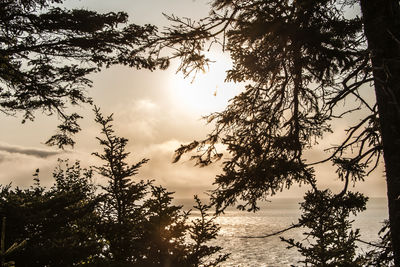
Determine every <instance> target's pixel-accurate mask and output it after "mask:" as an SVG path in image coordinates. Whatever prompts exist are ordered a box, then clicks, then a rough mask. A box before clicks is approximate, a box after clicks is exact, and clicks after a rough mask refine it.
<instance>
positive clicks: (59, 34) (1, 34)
mask: <svg viewBox="0 0 400 267" xmlns="http://www.w3.org/2000/svg"><path fill="white" fill-rule="evenodd" d="M64 2H65V1H64V0H2V1H1V3H0V28H1V31H0V112H1V113H3V114H9V115H14V114H16V113H22V114H23V122H24V121H26V120H33V119H34V117H35V111H36V110H38V111H43V112H44V113H46V114H47V115H52V114H56V115H57V116H58V117H59V118H60V119H61V122H62V124H61V125H60V126H59V127H58V133H57V134H56V135H54V136H53V137H52V138H50V139H49V140H48V144H50V145H57V146H60V147H63V146H66V145H73V144H74V141H73V139H72V136H71V135H73V134H74V133H76V132H78V131H79V130H80V126H79V124H78V123H77V120H78V119H79V118H81V116H80V115H78V114H77V113H72V114H69V112H68V111H67V110H66V108H67V107H68V106H70V105H78V104H82V103H88V102H91V99H90V97H88V96H87V95H86V92H85V89H86V88H87V87H90V85H91V80H90V79H89V78H88V75H89V74H91V73H95V72H98V71H100V70H101V68H102V67H109V66H112V65H115V64H123V65H127V66H130V67H133V68H145V69H151V70H152V69H155V68H157V67H161V68H165V67H167V65H168V62H167V60H165V59H161V58H158V55H157V54H154V53H152V52H151V50H149V49H147V48H148V46H149V45H150V44H152V42H153V40H154V38H155V33H156V27H155V26H153V25H144V26H139V25H136V24H128V23H127V22H128V15H127V14H126V13H125V12H117V13H115V12H108V13H105V14H99V13H97V12H95V11H90V10H86V9H67V8H65V7H62V5H61V4H62V3H64Z"/></svg>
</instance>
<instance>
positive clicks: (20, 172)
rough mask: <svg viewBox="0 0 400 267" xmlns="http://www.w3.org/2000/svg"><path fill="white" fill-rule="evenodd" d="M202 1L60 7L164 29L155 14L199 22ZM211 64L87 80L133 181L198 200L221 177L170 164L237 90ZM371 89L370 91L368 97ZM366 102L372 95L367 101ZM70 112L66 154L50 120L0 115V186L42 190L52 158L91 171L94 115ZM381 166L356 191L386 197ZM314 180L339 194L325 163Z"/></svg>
mask: <svg viewBox="0 0 400 267" xmlns="http://www.w3.org/2000/svg"><path fill="white" fill-rule="evenodd" d="M207 2H208V1H207V0H168V1H165V0H146V1H143V0H113V1H105V0H81V1H79V0H68V1H66V3H65V5H66V6H67V7H79V8H80V7H83V8H88V9H94V10H97V11H99V12H109V11H125V12H127V13H128V14H129V16H130V20H131V22H134V23H136V24H145V23H151V24H155V25H157V26H159V29H160V30H162V28H163V26H165V25H168V21H167V20H166V18H165V17H164V16H163V15H162V13H165V14H174V15H177V16H185V17H191V18H193V19H198V18H202V17H205V16H207V14H208V6H207ZM209 56H210V58H211V59H213V60H214V61H215V63H214V64H212V65H211V66H210V68H209V70H208V72H206V73H204V74H199V75H198V76H197V77H196V79H195V80H194V81H192V80H191V79H184V78H183V76H182V74H180V73H176V69H177V66H178V63H179V62H176V61H174V62H172V65H171V67H170V68H169V69H168V70H166V71H153V72H151V71H148V70H135V69H130V68H128V67H123V66H114V67H111V68H109V69H104V70H102V71H101V72H99V73H97V74H94V75H91V76H90V77H89V78H90V79H92V80H93V87H92V88H88V95H89V96H91V97H92V98H93V99H94V102H95V104H96V105H98V106H99V107H100V108H101V111H102V113H103V114H104V115H109V114H111V113H113V114H114V126H115V131H116V134H117V135H119V136H123V137H126V138H128V139H129V143H128V146H127V150H128V151H130V152H131V156H130V158H129V161H130V162H131V163H135V162H137V161H139V160H141V159H142V158H148V159H150V161H149V162H148V163H147V164H146V165H145V166H144V167H142V168H141V170H140V171H139V174H138V175H137V178H135V179H145V180H147V179H154V180H155V183H156V184H162V185H164V186H166V187H167V188H168V190H170V191H175V192H176V193H175V197H176V198H190V197H191V196H193V195H194V194H199V195H202V194H203V193H204V192H205V191H206V190H208V189H211V188H213V186H212V183H213V181H214V178H215V175H217V174H218V173H220V171H221V163H222V161H221V162H219V163H216V164H214V165H212V166H209V167H205V168H198V167H194V162H192V161H190V160H188V158H187V157H184V158H183V160H181V161H180V162H178V163H175V164H173V163H172V158H173V154H174V150H175V149H177V148H179V146H180V144H185V143H188V142H190V141H192V140H195V139H197V140H198V139H201V138H204V137H205V136H206V134H207V133H208V132H209V131H210V130H211V129H212V125H206V122H205V121H204V120H202V119H201V117H202V116H204V115H207V114H209V113H211V112H214V111H220V110H222V109H223V108H224V107H225V106H226V104H227V103H228V100H229V99H231V98H232V97H233V96H235V95H236V94H238V93H240V92H241V91H242V90H243V86H244V85H243V84H233V83H224V78H225V71H226V70H227V69H229V67H230V65H231V62H230V60H229V55H227V54H223V53H222V52H221V51H219V50H218V49H215V50H213V51H211V52H209ZM372 91H373V90H371V92H372ZM371 97H372V96H371ZM77 111H78V112H79V113H80V114H81V115H83V116H84V119H83V120H81V121H80V122H81V127H82V129H83V130H82V131H81V132H80V133H79V134H77V136H76V141H77V144H76V146H75V147H74V149H73V150H72V149H68V150H65V151H60V150H56V149H54V148H50V147H47V146H46V145H44V142H45V141H46V140H47V139H46V138H48V137H50V136H51V135H52V134H53V133H54V132H55V129H56V126H57V123H58V121H57V118H56V117H47V116H44V115H42V114H40V113H37V114H36V115H37V118H36V120H35V121H34V122H27V123H26V124H21V118H20V117H18V116H17V117H6V116H5V115H3V114H0V120H1V125H2V131H1V133H0V169H1V172H0V184H3V185H5V184H9V183H12V184H13V185H15V186H22V187H24V186H29V185H31V184H32V181H33V177H32V174H33V173H34V171H35V170H36V169H37V168H39V169H40V173H41V175H40V177H41V180H42V183H43V184H44V185H47V186H50V185H51V184H52V182H53V181H52V179H51V173H52V170H53V169H54V167H55V166H56V165H57V158H62V159H66V158H69V159H70V161H74V160H80V161H81V162H82V165H83V166H87V167H88V166H91V165H99V164H100V162H99V161H98V160H97V159H96V158H95V157H94V156H92V155H91V153H92V152H95V151H99V152H100V151H101V147H100V146H99V145H98V142H97V140H96V139H95V137H96V136H99V133H100V128H99V126H98V125H96V124H95V122H94V121H93V119H94V114H93V112H92V111H91V107H90V106H81V107H79V108H77ZM345 125H346V122H343V124H336V125H334V129H335V131H334V133H333V134H332V135H330V136H327V137H326V138H324V139H323V140H322V141H321V142H320V144H321V145H320V146H318V147H317V148H315V149H313V150H311V151H309V152H308V155H309V157H310V159H311V160H313V159H321V158H322V157H324V155H325V156H326V154H324V152H323V149H322V148H323V147H324V145H326V144H334V143H337V140H340V139H341V138H343V137H344V131H343V130H344V128H345ZM382 169H383V168H382V167H380V169H379V170H378V171H376V172H374V173H373V174H372V175H371V176H370V177H368V179H367V180H366V182H364V183H360V184H359V185H358V186H357V188H356V189H357V190H359V191H361V192H364V193H366V194H367V195H369V196H371V197H384V196H385V195H386V189H385V181H384V176H383V171H382ZM317 172H318V176H317V177H318V179H319V181H320V184H321V185H322V186H324V187H331V188H333V189H334V190H340V188H341V183H340V182H339V181H338V180H337V178H336V175H335V169H334V168H333V167H332V166H330V165H329V164H328V165H324V166H320V167H318V168H317ZM95 182H97V183H104V182H105V180H104V178H101V177H99V176H96V178H95ZM307 189H308V188H306V187H302V188H298V187H297V186H296V185H294V186H293V189H291V190H289V191H284V192H282V193H280V194H279V195H278V196H280V197H300V196H301V193H303V192H304V191H306V190H307Z"/></svg>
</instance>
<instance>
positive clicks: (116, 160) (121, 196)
mask: <svg viewBox="0 0 400 267" xmlns="http://www.w3.org/2000/svg"><path fill="white" fill-rule="evenodd" d="M94 111H95V114H96V119H95V121H96V122H97V123H98V124H100V125H101V127H102V129H101V133H102V134H103V135H104V139H101V138H99V137H97V139H98V141H99V142H100V145H101V146H103V148H104V151H103V153H102V154H100V153H98V152H96V153H93V154H94V155H95V156H97V157H98V158H100V159H101V160H103V162H105V163H104V164H103V166H101V167H95V169H96V170H97V172H98V173H99V174H101V175H102V176H104V177H106V178H107V179H108V185H107V186H105V187H103V189H104V191H105V196H104V197H105V199H104V202H103V205H102V208H101V214H102V222H101V225H100V231H101V234H102V235H103V236H104V237H105V238H106V240H107V242H108V243H109V253H110V254H109V255H107V256H108V257H110V258H111V259H112V260H113V261H116V262H126V261H134V259H133V258H132V257H133V255H135V254H137V253H138V252H136V251H135V249H138V247H140V243H138V238H140V235H141V232H142V229H141V227H142V223H143V220H144V219H145V218H144V213H143V208H142V207H141V206H140V205H138V201H140V200H143V197H144V196H145V195H146V193H147V192H146V190H147V187H148V184H149V182H144V181H139V182H137V183H135V182H133V181H132V177H133V176H135V175H136V174H137V172H138V169H139V168H140V167H141V166H142V165H143V164H145V163H146V162H147V161H148V160H147V159H142V160H141V161H140V162H138V163H136V164H133V165H128V164H127V163H126V159H127V157H128V156H129V153H128V152H126V151H125V146H126V144H127V142H128V140H127V139H126V138H123V137H117V136H115V135H114V131H113V129H112V124H111V122H112V120H113V119H112V115H110V116H108V117H106V118H105V117H103V116H102V115H101V113H100V110H99V109H98V108H97V107H95V109H94Z"/></svg>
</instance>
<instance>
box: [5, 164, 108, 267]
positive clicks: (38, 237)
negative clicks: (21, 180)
mask: <svg viewBox="0 0 400 267" xmlns="http://www.w3.org/2000/svg"><path fill="white" fill-rule="evenodd" d="M60 164H61V163H60ZM53 176H54V178H55V183H54V185H53V187H51V188H50V189H48V190H46V189H45V188H44V187H42V186H41V185H40V183H39V178H38V172H37V173H36V178H35V179H36V183H35V185H34V186H32V187H31V188H29V189H25V190H22V189H20V188H16V189H11V187H10V186H5V187H4V186H3V187H2V188H1V192H0V214H1V216H6V217H7V221H8V224H7V229H6V235H7V240H6V244H7V247H9V246H11V245H12V244H11V243H10V242H11V241H12V242H14V241H15V242H21V241H23V240H25V239H26V240H27V243H26V245H25V246H24V247H23V248H22V249H20V250H18V251H16V252H14V254H13V255H12V256H13V260H15V263H16V266H73V265H77V264H79V263H82V262H85V263H90V262H91V261H93V260H95V257H96V256H98V255H100V252H101V251H102V247H103V246H104V244H103V243H102V242H101V240H100V239H99V238H98V235H97V234H96V231H95V230H96V228H95V227H94V226H95V225H96V223H97V221H98V220H99V217H98V216H97V215H96V213H95V209H96V206H97V205H98V204H99V198H98V197H97V196H95V195H94V190H95V188H94V187H93V185H92V183H91V180H90V179H91V177H92V172H91V171H90V170H86V169H82V168H81V167H80V164H79V162H76V163H74V164H73V165H69V164H68V163H67V164H66V167H65V169H64V167H58V168H57V169H56V170H55V171H54V173H53Z"/></svg>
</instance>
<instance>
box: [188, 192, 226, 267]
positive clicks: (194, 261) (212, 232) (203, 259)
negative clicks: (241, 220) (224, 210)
mask: <svg viewBox="0 0 400 267" xmlns="http://www.w3.org/2000/svg"><path fill="white" fill-rule="evenodd" d="M194 199H195V201H196V205H194V206H193V208H194V209H195V211H196V212H198V213H199V215H198V218H196V219H194V220H192V223H191V224H190V225H189V232H190V238H191V239H192V240H193V244H192V245H191V247H190V251H191V252H190V255H189V257H188V264H187V265H186V266H193V267H198V266H204V267H211V266H218V265H219V264H220V263H221V262H224V261H225V260H226V259H227V258H228V257H229V254H219V255H218V256H216V255H215V254H216V253H218V252H220V251H221V249H222V248H221V247H219V246H210V245H208V244H207V243H208V242H209V241H212V240H213V239H215V238H216V237H217V235H218V231H219V230H220V227H219V226H218V225H217V224H215V222H214V219H215V217H214V216H210V215H209V214H208V212H209V210H210V209H211V207H212V205H207V204H202V203H201V201H200V199H199V198H198V196H194ZM210 255H214V258H213V259H211V260H210V259H208V258H209V256H210Z"/></svg>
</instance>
